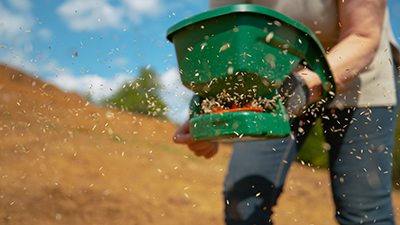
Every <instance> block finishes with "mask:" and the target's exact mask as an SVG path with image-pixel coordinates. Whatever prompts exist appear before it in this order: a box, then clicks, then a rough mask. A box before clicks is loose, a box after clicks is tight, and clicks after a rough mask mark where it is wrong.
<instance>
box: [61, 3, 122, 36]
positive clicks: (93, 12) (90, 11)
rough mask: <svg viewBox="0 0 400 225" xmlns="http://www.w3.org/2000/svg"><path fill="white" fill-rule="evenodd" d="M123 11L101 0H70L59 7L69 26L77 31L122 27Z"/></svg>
mask: <svg viewBox="0 0 400 225" xmlns="http://www.w3.org/2000/svg"><path fill="white" fill-rule="evenodd" d="M121 11H123V9H122V8H120V7H118V6H113V5H111V4H109V3H108V2H107V1H101V0H100V1H96V0H87V1H81V0H70V1H66V2H65V3H64V4H62V5H61V6H59V7H58V9H57V12H58V14H60V15H61V17H62V18H63V19H64V20H65V22H66V23H67V25H68V26H69V28H71V29H72V30H75V31H81V30H82V29H84V30H98V29H103V28H120V27H122V16H123V14H121Z"/></svg>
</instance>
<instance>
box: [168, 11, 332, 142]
mask: <svg viewBox="0 0 400 225" xmlns="http://www.w3.org/2000/svg"><path fill="white" fill-rule="evenodd" d="M167 38H168V39H169V40H170V41H172V42H173V43H174V45H175V51H176V55H177V59H178V64H179V69H180V75H181V80H182V83H183V84H184V85H185V86H186V87H187V88H189V89H190V90H193V91H194V92H195V94H194V97H193V99H192V101H191V103H190V133H191V135H192V138H193V139H195V140H200V141H202V140H204V141H220V140H221V139H232V138H242V137H258V138H281V137H287V136H289V135H290V120H289V117H288V115H287V114H286V112H285V110H284V108H283V106H282V102H281V100H280V98H279V97H277V96H279V93H278V89H279V87H280V85H281V84H282V82H283V81H284V80H285V79H286V78H287V76H288V75H289V74H290V73H291V72H292V71H293V70H294V69H295V67H297V66H298V65H299V64H302V65H306V66H307V67H308V68H309V69H311V70H313V71H314V72H316V73H317V74H319V76H320V78H321V80H322V82H323V89H324V93H323V98H322V99H321V101H319V102H318V103H315V104H313V105H314V106H315V107H324V106H326V105H327V104H329V103H330V102H331V101H332V99H333V97H334V92H335V85H334V80H333V77H332V74H331V72H330V69H329V66H328V63H327V61H326V59H325V53H324V50H323V48H322V46H321V44H320V43H319V42H318V39H317V38H316V36H315V35H314V34H313V33H312V32H311V31H310V30H309V29H308V28H307V27H306V26H304V25H302V24H301V23H299V22H297V21H295V20H293V19H290V18H288V17H286V16H284V15H282V14H280V13H278V12H276V11H273V10H271V9H268V8H265V7H262V6H257V5H252V4H237V5H230V6H226V7H221V8H218V9H214V10H210V11H207V12H204V13H201V14H198V15H195V16H193V17H190V18H188V19H185V20H183V21H181V22H179V23H177V24H175V25H174V26H172V27H170V28H169V29H168V31H167ZM221 93H224V94H225V95H228V96H244V97H242V98H241V99H243V100H246V101H248V102H249V100H248V98H252V97H253V98H259V97H263V98H266V99H271V100H274V104H270V105H269V106H268V107H264V108H263V109H262V111H260V110H259V109H258V110H252V109H251V108H250V109H249V110H225V111H224V110H222V111H217V112H212V111H211V112H210V110H208V111H206V110H204V108H202V106H203V103H204V101H210V100H213V99H216V98H218V95H220V96H221Z"/></svg>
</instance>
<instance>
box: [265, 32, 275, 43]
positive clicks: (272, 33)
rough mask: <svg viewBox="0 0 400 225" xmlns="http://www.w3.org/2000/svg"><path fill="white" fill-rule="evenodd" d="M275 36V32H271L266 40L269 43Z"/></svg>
mask: <svg viewBox="0 0 400 225" xmlns="http://www.w3.org/2000/svg"><path fill="white" fill-rule="evenodd" d="M273 37H274V32H272V31H271V32H270V33H269V34H268V35H267V37H265V41H266V42H267V43H269V42H270V41H271V40H272V38H273Z"/></svg>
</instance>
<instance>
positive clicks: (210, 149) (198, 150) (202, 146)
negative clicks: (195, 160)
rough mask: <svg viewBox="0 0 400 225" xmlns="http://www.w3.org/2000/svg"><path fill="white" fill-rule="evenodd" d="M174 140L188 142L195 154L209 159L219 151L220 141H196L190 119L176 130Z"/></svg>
mask: <svg viewBox="0 0 400 225" xmlns="http://www.w3.org/2000/svg"><path fill="white" fill-rule="evenodd" d="M173 140H174V142H175V143H177V144H186V145H187V146H188V147H189V149H190V150H191V151H192V152H193V153H194V154H196V155H197V156H204V157H206V158H207V159H209V158H211V157H213V156H214V155H215V154H217V152H218V143H216V142H202V141H194V140H193V139H192V138H191V137H190V125H189V120H187V121H186V122H185V123H184V124H183V125H182V126H181V127H179V128H178V130H176V132H175V134H174V137H173Z"/></svg>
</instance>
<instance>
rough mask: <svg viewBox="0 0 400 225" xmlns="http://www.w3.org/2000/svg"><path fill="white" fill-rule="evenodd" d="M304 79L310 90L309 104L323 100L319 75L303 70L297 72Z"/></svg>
mask: <svg viewBox="0 0 400 225" xmlns="http://www.w3.org/2000/svg"><path fill="white" fill-rule="evenodd" d="M297 74H298V75H300V77H301V78H303V79H304V80H305V82H306V84H307V87H308V89H309V90H310V94H309V98H308V104H311V103H313V102H316V101H318V100H319V99H320V98H321V95H322V92H323V87H322V82H321V79H320V78H319V75H318V74H317V73H315V72H313V71H311V70H309V69H302V70H300V71H298V72H297Z"/></svg>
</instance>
